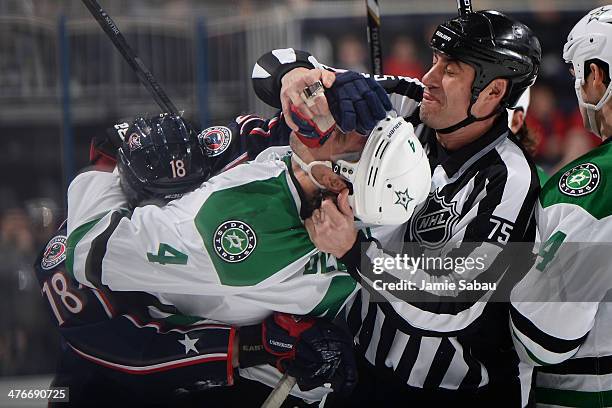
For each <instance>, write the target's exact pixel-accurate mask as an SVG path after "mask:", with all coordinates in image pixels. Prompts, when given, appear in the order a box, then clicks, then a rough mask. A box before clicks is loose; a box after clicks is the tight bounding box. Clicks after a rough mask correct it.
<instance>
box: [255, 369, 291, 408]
mask: <svg viewBox="0 0 612 408" xmlns="http://www.w3.org/2000/svg"><path fill="white" fill-rule="evenodd" d="M295 382H296V379H295V377H292V376H290V375H289V374H287V373H285V374H283V376H282V377H281V379H280V380H278V384H276V387H274V389H273V390H272V392H270V395H268V398H266V400H265V401H264V403H263V404H262V405H261V408H280V406H281V405H283V402H285V400H286V399H287V396H288V395H289V392H291V389H292V388H293V386H294V385H295Z"/></svg>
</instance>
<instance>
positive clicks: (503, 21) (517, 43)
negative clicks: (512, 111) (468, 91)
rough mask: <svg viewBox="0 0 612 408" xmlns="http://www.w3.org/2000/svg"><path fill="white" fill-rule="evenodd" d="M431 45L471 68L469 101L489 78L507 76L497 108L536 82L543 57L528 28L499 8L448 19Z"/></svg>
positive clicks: (478, 92)
mask: <svg viewBox="0 0 612 408" xmlns="http://www.w3.org/2000/svg"><path fill="white" fill-rule="evenodd" d="M430 45H431V47H432V48H433V49H434V50H436V51H439V52H441V53H443V54H446V55H448V56H450V57H452V58H455V59H457V60H459V61H462V62H465V63H466V64H470V65H471V66H472V67H474V69H475V70H476V76H475V78H474V82H473V84H472V104H473V103H474V102H475V101H476V99H478V95H479V94H480V92H481V91H482V90H483V89H484V88H485V87H486V86H487V85H488V84H489V83H490V82H491V81H492V80H494V79H496V78H504V79H507V80H508V81H509V83H508V90H507V92H506V95H505V97H504V99H503V100H502V101H501V104H500V110H501V109H503V108H506V107H509V108H512V107H514V105H515V104H516V102H517V101H518V99H519V98H520V96H521V95H522V94H523V92H524V91H525V89H527V88H528V87H530V86H531V85H532V84H533V83H534V82H535V80H536V77H537V75H538V71H539V68H540V62H541V60H542V49H541V47H540V41H539V40H538V38H537V37H536V36H535V35H534V34H533V32H532V31H531V29H530V28H529V27H527V26H526V25H525V24H523V23H520V22H518V21H516V20H513V19H511V18H510V17H508V16H506V15H504V14H502V13H500V12H498V11H476V12H470V13H466V14H463V15H461V16H459V17H455V18H453V19H451V20H448V21H446V22H445V23H443V24H441V25H440V26H438V28H437V29H436V31H434V34H433V36H432V38H431V42H430ZM470 110H471V105H470ZM495 113H497V112H495ZM468 116H471V113H470V112H469V111H468ZM483 119H484V118H483ZM472 121H474V120H472ZM470 123H471V122H470ZM468 124H469V123H468ZM463 126H465V125H463Z"/></svg>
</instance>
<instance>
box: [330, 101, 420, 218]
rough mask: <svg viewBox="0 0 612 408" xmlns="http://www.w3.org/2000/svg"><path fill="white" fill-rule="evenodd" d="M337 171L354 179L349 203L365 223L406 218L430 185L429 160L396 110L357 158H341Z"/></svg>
mask: <svg viewBox="0 0 612 408" xmlns="http://www.w3.org/2000/svg"><path fill="white" fill-rule="evenodd" d="M334 171H335V172H336V173H338V174H340V175H342V176H343V177H345V178H346V179H348V180H349V181H350V182H351V183H352V185H353V189H352V190H353V191H352V194H351V195H349V204H350V205H351V207H352V208H353V211H354V213H355V217H356V218H358V219H359V220H360V221H362V222H363V223H366V224H374V225H400V224H403V223H405V222H407V221H408V220H409V219H410V217H411V216H412V213H413V212H414V209H415V207H416V206H417V205H419V204H420V203H422V202H423V201H424V200H425V199H426V198H427V195H428V194H429V190H430V188H431V169H430V166H429V161H428V159H427V156H426V154H425V151H424V150H423V147H422V146H421V143H420V141H419V140H418V138H417V137H416V135H415V134H414V128H413V126H412V124H410V123H408V122H406V121H405V120H404V119H403V118H401V117H399V118H398V117H396V116H395V113H390V114H388V115H387V117H386V118H385V119H383V120H382V121H380V122H378V125H377V126H376V127H375V128H374V130H373V131H372V132H371V133H370V135H369V137H368V141H367V143H366V145H365V147H364V150H363V153H362V155H361V158H360V159H359V161H358V162H347V161H344V160H339V161H337V162H336V163H335V165H334Z"/></svg>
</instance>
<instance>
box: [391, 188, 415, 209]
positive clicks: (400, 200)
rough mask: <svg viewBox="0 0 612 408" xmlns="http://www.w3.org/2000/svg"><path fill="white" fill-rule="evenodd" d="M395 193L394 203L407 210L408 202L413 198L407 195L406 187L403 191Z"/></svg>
mask: <svg viewBox="0 0 612 408" xmlns="http://www.w3.org/2000/svg"><path fill="white" fill-rule="evenodd" d="M395 195H396V196H397V201H396V202H395V204H399V205H401V206H402V207H404V208H405V209H406V211H408V204H410V202H411V201H412V200H414V199H413V198H412V197H410V196H409V195H408V189H407V188H406V190H405V191H396V192H395Z"/></svg>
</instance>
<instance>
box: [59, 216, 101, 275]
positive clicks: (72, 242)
mask: <svg viewBox="0 0 612 408" xmlns="http://www.w3.org/2000/svg"><path fill="white" fill-rule="evenodd" d="M101 219H102V217H100V218H97V219H95V220H92V221H89V222H87V223H85V224H83V225H81V226H80V227H78V228H76V229H75V230H74V231H72V234H70V235H69V236H68V241H67V244H66V270H67V271H68V273H69V274H70V276H72V278H74V251H75V249H76V246H77V245H78V243H79V241H81V239H83V237H84V236H85V234H87V233H88V232H89V231H90V230H91V229H92V228H93V227H94V226H95V225H96V224H97V223H98V222H99V221H100V220H101Z"/></svg>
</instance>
